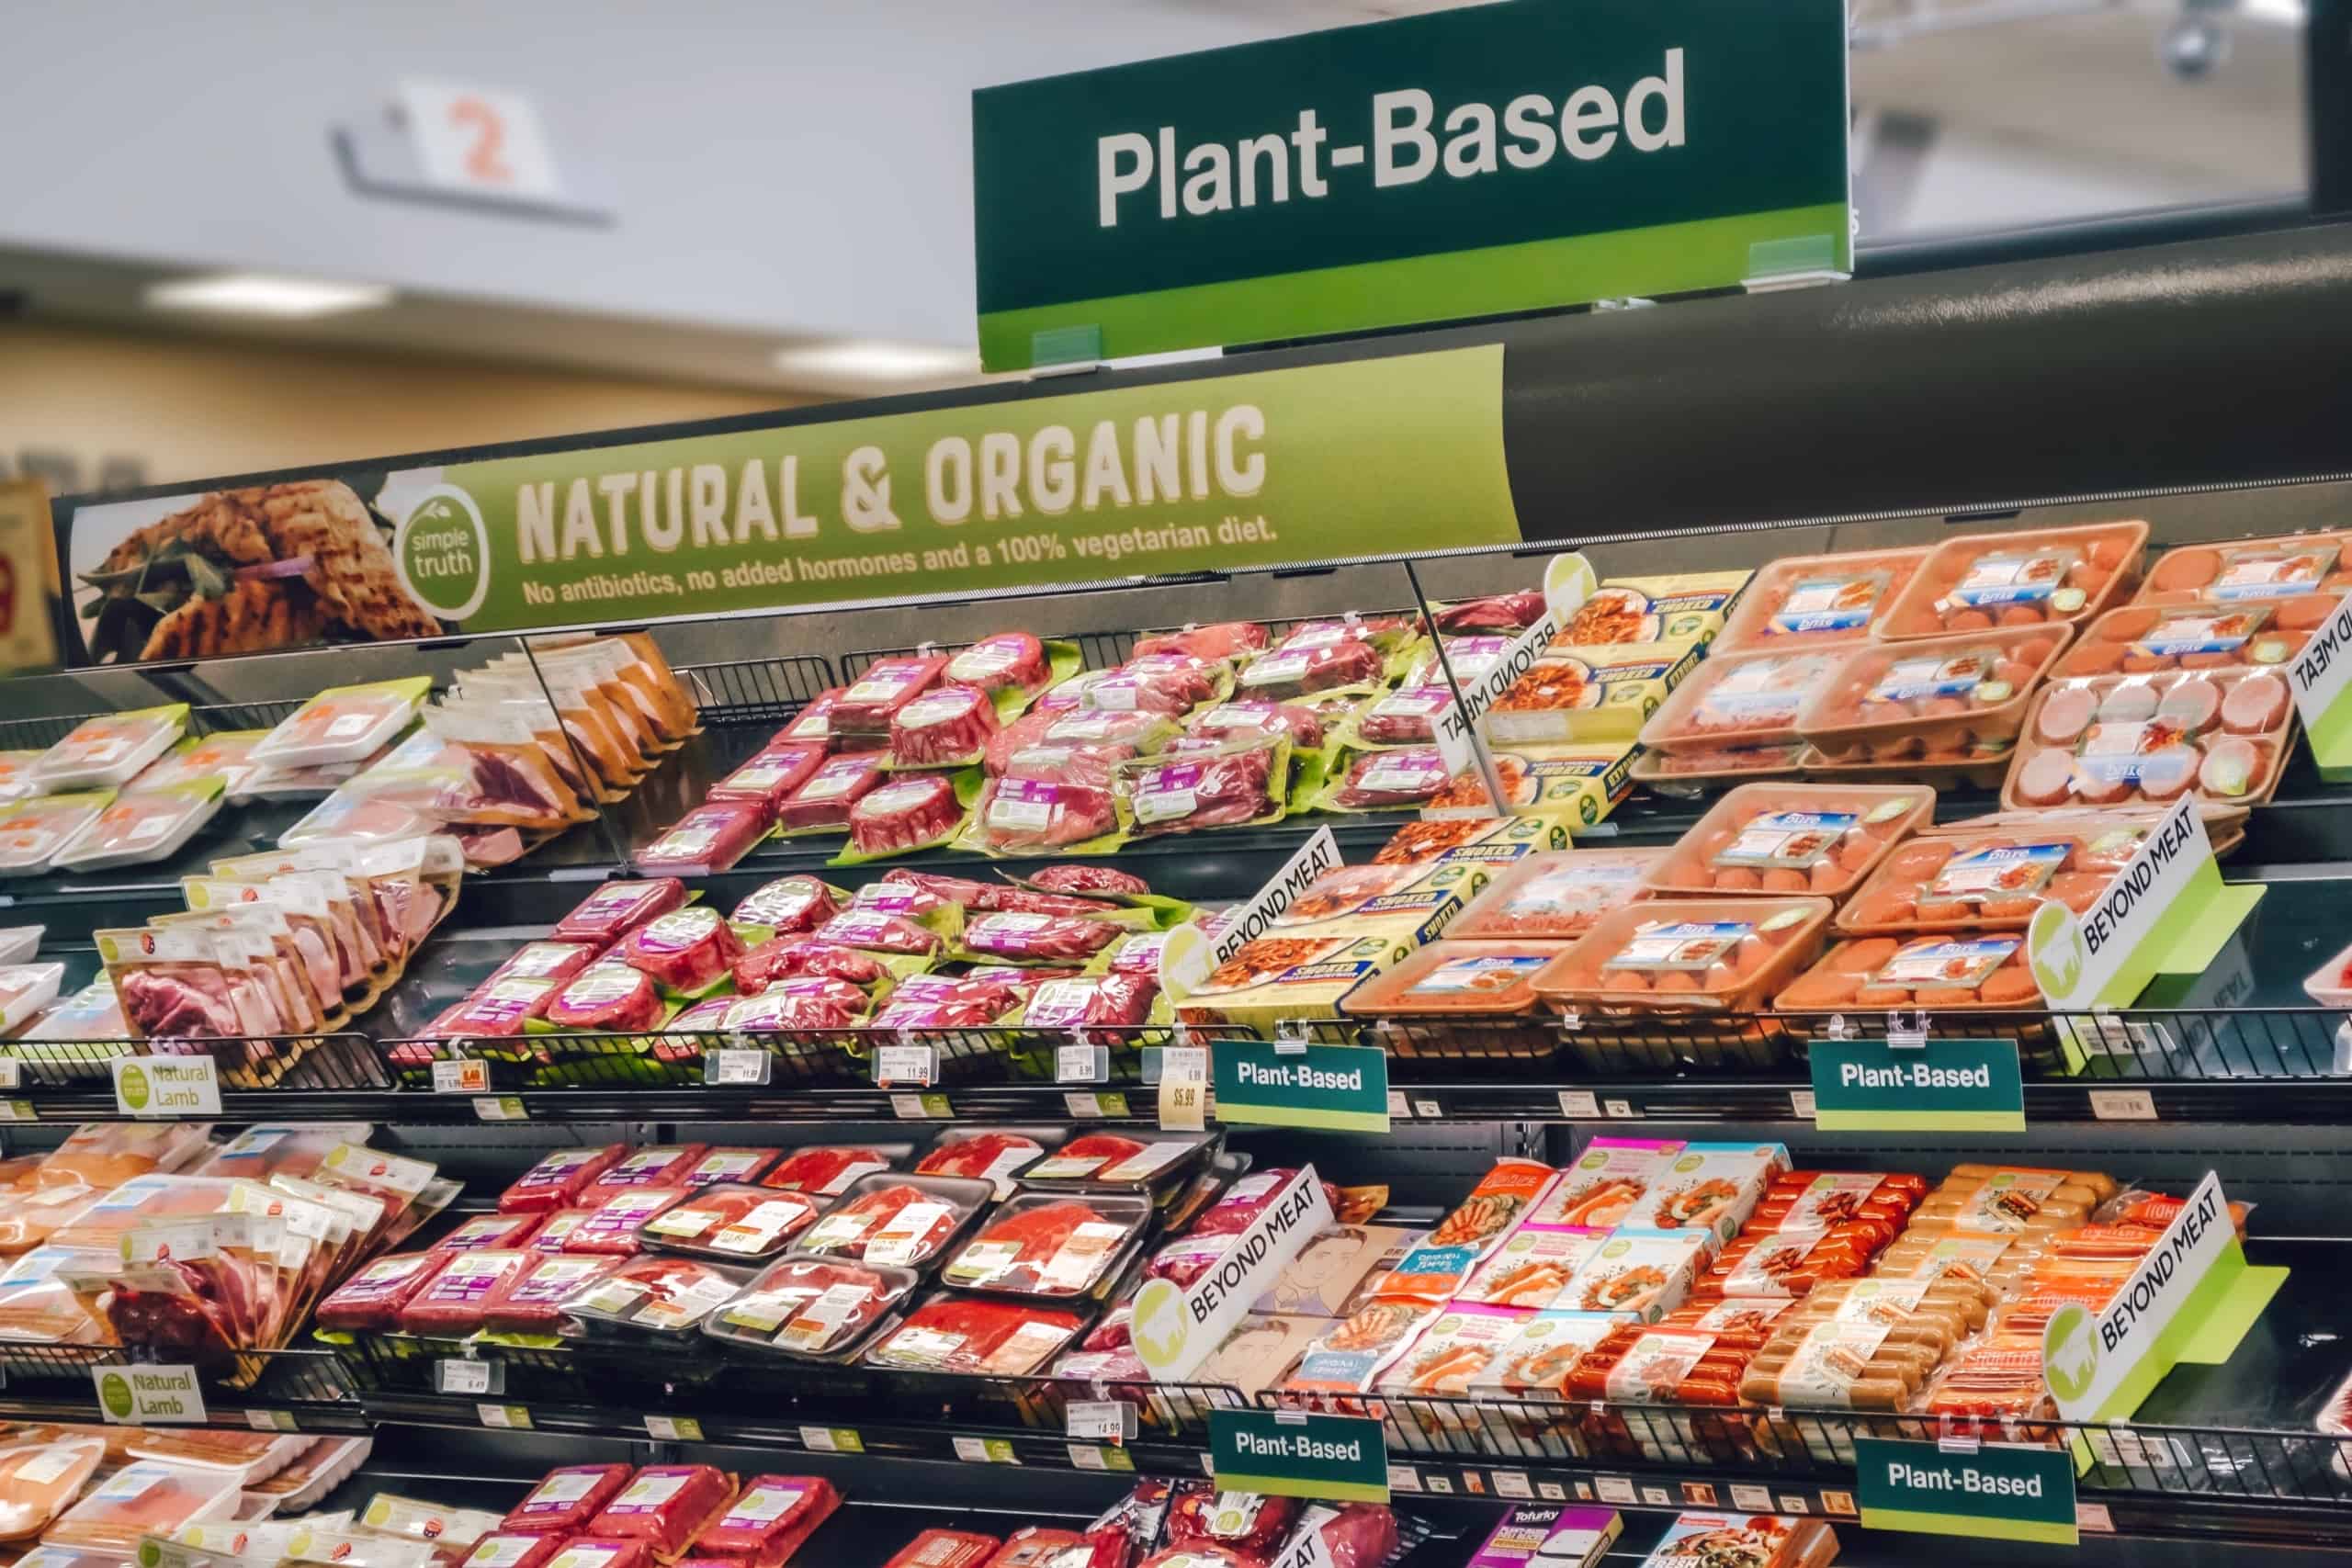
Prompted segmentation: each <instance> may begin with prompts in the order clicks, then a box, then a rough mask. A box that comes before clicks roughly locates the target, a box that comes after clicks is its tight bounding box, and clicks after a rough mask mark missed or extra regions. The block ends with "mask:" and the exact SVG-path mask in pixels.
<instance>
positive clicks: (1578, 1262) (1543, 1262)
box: [1453, 1224, 1609, 1312]
mask: <svg viewBox="0 0 2352 1568" xmlns="http://www.w3.org/2000/svg"><path fill="white" fill-rule="evenodd" d="M1608 1239H1609V1232H1607V1231H1605V1230H1591V1229H1587V1228H1585V1227H1582V1226H1576V1225H1535V1224H1522V1225H1521V1226H1520V1227H1519V1228H1518V1229H1517V1230H1515V1231H1513V1232H1511V1234H1510V1236H1509V1237H1508V1238H1507V1239H1505V1241H1504V1242H1503V1244H1502V1246H1501V1247H1498V1248H1497V1249H1496V1250H1495V1251H1494V1252H1493V1253H1491V1254H1490V1255H1489V1256H1488V1257H1487V1260H1486V1261H1485V1262H1483V1263H1481V1264H1479V1265H1478V1267H1477V1269H1476V1271H1475V1272H1474V1273H1472V1274H1471V1276H1470V1278H1469V1280H1467V1281H1465V1282H1464V1284H1463V1286H1462V1288H1461V1289H1460V1291H1459V1292H1457V1293H1456V1294H1455V1296H1454V1298H1453V1299H1454V1300H1455V1301H1456V1302H1457V1303H1478V1304H1483V1305H1487V1306H1498V1307H1510V1308H1513V1309H1518V1310H1523V1311H1534V1312H1543V1311H1546V1310H1549V1309H1551V1308H1553V1307H1555V1306H1564V1305H1565V1304H1566V1300H1567V1294H1568V1281H1569V1280H1572V1279H1574V1278H1575V1277H1576V1272H1577V1269H1581V1268H1583V1267H1584V1265H1585V1263H1586V1262H1587V1261H1588V1260H1589V1258H1591V1257H1592V1255H1593V1254H1594V1253H1596V1252H1598V1251H1600V1246H1601V1243H1603V1242H1604V1241H1606V1240H1608Z"/></svg>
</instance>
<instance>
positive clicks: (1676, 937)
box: [1533, 897, 1835, 1012]
mask: <svg viewBox="0 0 2352 1568" xmlns="http://www.w3.org/2000/svg"><path fill="white" fill-rule="evenodd" d="M1834 908H1835V906H1834V905H1833V904H1831V903H1830V901H1829V900H1828V899H1826V898H1822V897H1747V898H1742V897H1715V898H1711V899H1710V898H1663V897H1662V898H1658V899H1656V900H1654V901H1652V902H1650V903H1646V904H1636V905H1634V906H1633V907H1632V908H1623V909H1612V910H1611V911H1610V912H1609V913H1607V914H1605V915H1603V916H1601V917H1600V919H1598V920H1596V921H1594V922H1593V926H1592V929H1591V930H1590V931H1587V932H1586V933H1585V934H1584V936H1582V937H1581V938H1579V939H1578V940H1577V942H1576V944H1575V945H1574V946H1572V947H1570V948H1569V949H1568V951H1567V952H1566V953H1562V954H1561V955H1560V956H1559V957H1558V958H1556V959H1555V960H1554V961H1553V963H1552V964H1551V966H1550V967H1548V968H1547V969H1545V970H1544V972H1543V973H1542V974H1540V975H1538V976H1536V977H1535V979H1534V981H1533V985H1534V987H1535V990H1536V992H1537V994H1538V995H1540V996H1542V997H1544V998H1545V999H1546V1000H1547V1001H1549V1002H1550V1003H1551V1004H1552V1006H1553V1007H1554V1008H1555V1009H1560V1010H1566V1009H1568V1008H1571V1007H1578V1006H1592V1005H1600V1006H1602V1007H1604V1008H1612V1007H1613V1008H1619V1009H1628V1010H1645V1009H1681V1008H1715V1009H1722V1010H1727V1011H1734V1012H1744V1011H1752V1010H1757V1009H1758V1007H1759V1006H1760V1004H1761V1003H1762V1002H1763V1000H1764V998H1767V997H1769V996H1770V995H1771V994H1772V993H1773V992H1774V991H1775V990H1777V989H1778V988H1779V987H1780V986H1781V984H1782V983H1783V982H1784V981H1785V980H1786V979H1787V978H1788V977H1789V976H1792V975H1793V974H1795V973H1796V972H1797V970H1798V969H1800V968H1801V967H1803V966H1804V964H1805V963H1806V962H1807V961H1808V960H1809V959H1810V958H1811V957H1812V956H1813V955H1814V954H1815V953H1816V952H1818V951H1819V950H1820V946H1821V937H1822V932H1823V931H1824V930H1825V928H1826V926H1827V925H1828V923H1829V916H1830V914H1831V913H1832V912H1833V910H1834Z"/></svg>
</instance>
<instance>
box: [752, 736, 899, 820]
mask: <svg viewBox="0 0 2352 1568" xmlns="http://www.w3.org/2000/svg"><path fill="white" fill-rule="evenodd" d="M882 762H883V756H882V753H880V752H878V751H860V752H855V753H853V754H851V755H848V756H841V757H833V758H831V759H829V760H828V761H826V763H825V765H824V766H823V767H821V768H819V769H818V770H817V771H816V772H815V773H811V774H809V780H808V782H807V783H806V784H802V785H801V786H800V787H799V788H798V789H797V790H794V791H793V792H792V793H791V794H790V795H786V797H785V799H784V801H783V803H782V804H781V805H779V806H778V807H776V811H775V825H776V827H777V829H779V830H780V831H783V832H786V833H807V832H817V831H821V830H823V829H829V828H845V827H847V826H848V825H849V813H850V807H853V806H854V805H855V804H857V801H858V799H859V797H861V796H862V795H865V793H866V792H867V791H869V790H871V789H873V788H874V787H875V786H876V785H877V784H880V783H881V782H882V780H883V779H884V778H885V777H886V776H887V775H886V774H885V773H884V772H883V770H882Z"/></svg>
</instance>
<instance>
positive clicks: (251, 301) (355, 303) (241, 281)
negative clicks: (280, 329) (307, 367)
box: [146, 272, 392, 321]
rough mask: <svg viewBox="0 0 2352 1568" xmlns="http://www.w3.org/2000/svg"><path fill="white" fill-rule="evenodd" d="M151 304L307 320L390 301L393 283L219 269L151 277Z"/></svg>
mask: <svg viewBox="0 0 2352 1568" xmlns="http://www.w3.org/2000/svg"><path fill="white" fill-rule="evenodd" d="M146 299H147V305H148V308H149V309H150V310H195V311H203V312H206V313H209V314H212V315H221V316H266V317H269V318H271V319H273V320H277V321H307V320H309V319H311V317H314V316H336V315H341V314H343V313H344V312H345V311H348V310H376V309H378V308H379V307H381V306H384V305H389V304H390V303H391V300H392V291H391V289H390V288H389V287H387V286H386V285H384V284H380V283H330V282H327V281H325V280H323V279H321V278H313V277H280V276H273V275H271V274H268V273H261V272H219V273H210V274H208V275H206V276H202V277H177V278H173V279H171V280H169V281H167V282H163V283H151V284H149V285H148V286H147V289H146Z"/></svg>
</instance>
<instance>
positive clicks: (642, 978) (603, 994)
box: [546, 959, 669, 1033]
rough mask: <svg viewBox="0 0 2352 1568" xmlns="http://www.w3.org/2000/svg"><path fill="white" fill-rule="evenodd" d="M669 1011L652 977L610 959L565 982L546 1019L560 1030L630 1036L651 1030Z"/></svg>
mask: <svg viewBox="0 0 2352 1568" xmlns="http://www.w3.org/2000/svg"><path fill="white" fill-rule="evenodd" d="M668 1011H669V1009H668V1008H667V1007H666V1006H665V1005H664V1004H663V1002H662V993H661V990H660V988H659V987H656V986H655V985H654V983H653V977H652V976H650V975H647V974H645V973H644V972H643V971H641V970H637V969H632V968H630V967H629V966H628V964H619V963H615V962H613V961H611V960H609V959H607V960H605V961H603V962H600V963H598V964H596V965H595V966H594V968H590V969H584V970H582V971H581V973H579V974H578V975H575V976H572V977H571V979H569V980H567V981H565V982H564V983H563V985H562V987H560V988H559V989H558V990H557V991H556V993H555V994H554V995H553V996H552V997H550V998H548V1003H547V1012H546V1017H547V1021H548V1022H549V1023H551V1024H553V1025H554V1026H555V1027H556V1028H558V1029H573V1030H584V1031H589V1032H595V1033H627V1032H634V1031H637V1030H645V1029H651V1028H652V1027H654V1025H656V1024H658V1023H660V1022H661V1021H662V1016H663V1014H665V1013H666V1012H668Z"/></svg>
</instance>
